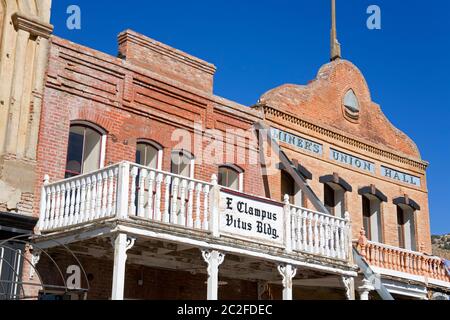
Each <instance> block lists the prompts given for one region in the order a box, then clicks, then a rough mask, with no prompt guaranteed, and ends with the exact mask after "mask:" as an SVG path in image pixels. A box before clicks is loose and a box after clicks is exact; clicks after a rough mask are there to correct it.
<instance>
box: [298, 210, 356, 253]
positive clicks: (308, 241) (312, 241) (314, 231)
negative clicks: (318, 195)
mask: <svg viewBox="0 0 450 320" xmlns="http://www.w3.org/2000/svg"><path fill="white" fill-rule="evenodd" d="M290 212H291V230H292V231H291V235H292V250H294V251H300V252H305V253H310V254H315V255H321V256H325V257H329V258H334V259H341V260H347V259H348V258H349V254H350V246H351V241H350V239H351V237H350V235H349V234H350V219H349V216H348V214H347V217H346V219H341V218H337V217H334V216H331V215H327V214H323V213H319V212H315V211H311V210H308V209H305V208H300V207H296V206H292V205H291V209H290Z"/></svg>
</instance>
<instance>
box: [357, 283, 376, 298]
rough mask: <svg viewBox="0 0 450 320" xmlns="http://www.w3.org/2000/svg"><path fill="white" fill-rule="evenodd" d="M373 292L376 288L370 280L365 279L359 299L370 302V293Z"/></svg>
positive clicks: (359, 290)
mask: <svg viewBox="0 0 450 320" xmlns="http://www.w3.org/2000/svg"><path fill="white" fill-rule="evenodd" d="M373 290H375V287H374V286H373V285H372V284H371V283H370V281H369V280H367V279H364V280H363V281H362V285H361V286H360V287H358V292H359V299H360V300H369V293H370V292H371V291H373Z"/></svg>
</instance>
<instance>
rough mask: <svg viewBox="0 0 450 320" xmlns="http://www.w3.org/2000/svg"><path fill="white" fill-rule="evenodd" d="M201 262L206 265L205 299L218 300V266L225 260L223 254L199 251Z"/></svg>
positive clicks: (213, 251)
mask: <svg viewBox="0 0 450 320" xmlns="http://www.w3.org/2000/svg"><path fill="white" fill-rule="evenodd" d="M201 252H202V257H203V260H204V261H205V262H206V264H207V265H208V268H207V273H208V281H207V299H208V300H218V296H219V266H220V265H221V264H222V263H223V261H224V259H225V254H224V253H222V252H219V251H216V250H201Z"/></svg>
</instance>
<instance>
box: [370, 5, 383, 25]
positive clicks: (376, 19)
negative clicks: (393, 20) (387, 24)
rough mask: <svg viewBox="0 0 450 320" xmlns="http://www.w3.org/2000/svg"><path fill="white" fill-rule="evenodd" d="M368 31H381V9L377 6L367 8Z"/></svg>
mask: <svg viewBox="0 0 450 320" xmlns="http://www.w3.org/2000/svg"><path fill="white" fill-rule="evenodd" d="M367 14H368V15H369V17H368V18H367V29H369V30H381V8H380V7H379V6H377V5H374V4H373V5H370V6H369V7H367Z"/></svg>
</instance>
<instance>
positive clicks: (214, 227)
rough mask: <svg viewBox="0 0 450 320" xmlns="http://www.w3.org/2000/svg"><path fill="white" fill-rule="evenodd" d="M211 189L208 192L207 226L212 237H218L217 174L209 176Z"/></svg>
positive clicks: (218, 188) (218, 197) (218, 194)
mask: <svg viewBox="0 0 450 320" xmlns="http://www.w3.org/2000/svg"><path fill="white" fill-rule="evenodd" d="M211 183H212V185H213V186H212V190H211V192H210V194H209V197H210V208H211V212H210V216H209V220H210V221H209V227H210V231H211V234H212V236H213V237H215V238H219V237H220V232H219V224H220V221H219V212H220V186H219V184H218V180H217V175H215V174H213V175H212V177H211Z"/></svg>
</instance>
